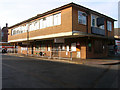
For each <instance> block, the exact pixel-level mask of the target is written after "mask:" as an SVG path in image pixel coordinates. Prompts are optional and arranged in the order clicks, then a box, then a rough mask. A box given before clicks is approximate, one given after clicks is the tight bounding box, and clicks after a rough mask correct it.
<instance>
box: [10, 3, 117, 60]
mask: <svg viewBox="0 0 120 90" xmlns="http://www.w3.org/2000/svg"><path fill="white" fill-rule="evenodd" d="M114 21H116V20H114V19H112V18H111V17H108V16H106V15H103V14H101V13H99V12H96V11H93V10H91V9H88V8H86V7H83V6H80V5H78V4H75V3H69V4H66V5H64V6H61V7H58V8H55V9H53V10H51V11H48V12H45V13H43V14H38V15H37V16H34V17H32V18H30V19H28V20H25V21H22V22H20V23H17V24H15V25H13V26H11V27H9V36H8V42H10V43H13V44H14V45H15V47H16V48H17V49H18V53H22V54H27V55H36V54H39V52H44V53H45V56H50V57H63V58H69V57H72V58H80V59H86V58H98V57H105V56H107V53H108V52H107V49H108V45H111V44H114Z"/></svg>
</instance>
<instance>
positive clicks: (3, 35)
mask: <svg viewBox="0 0 120 90" xmlns="http://www.w3.org/2000/svg"><path fill="white" fill-rule="evenodd" d="M1 39H2V42H8V24H7V23H6V26H5V27H3V28H2V32H1Z"/></svg>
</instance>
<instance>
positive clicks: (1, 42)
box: [0, 23, 14, 52]
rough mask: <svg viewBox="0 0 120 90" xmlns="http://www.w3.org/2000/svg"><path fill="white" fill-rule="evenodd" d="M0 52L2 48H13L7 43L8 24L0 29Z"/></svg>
mask: <svg viewBox="0 0 120 90" xmlns="http://www.w3.org/2000/svg"><path fill="white" fill-rule="evenodd" d="M0 37H1V38H0V52H1V51H2V49H4V48H9V49H10V48H13V47H14V46H13V44H10V43H8V24H7V23H6V26H5V27H3V28H2V29H0Z"/></svg>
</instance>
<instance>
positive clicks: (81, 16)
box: [78, 11, 87, 25]
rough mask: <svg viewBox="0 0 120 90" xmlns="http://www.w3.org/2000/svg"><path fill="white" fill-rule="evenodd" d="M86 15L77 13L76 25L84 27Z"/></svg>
mask: <svg viewBox="0 0 120 90" xmlns="http://www.w3.org/2000/svg"><path fill="white" fill-rule="evenodd" d="M86 22H87V21H86V13H84V12H81V11H78V23H79V24H84V25H86Z"/></svg>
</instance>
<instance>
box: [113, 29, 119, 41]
mask: <svg viewBox="0 0 120 90" xmlns="http://www.w3.org/2000/svg"><path fill="white" fill-rule="evenodd" d="M114 37H115V38H116V39H117V38H119V39H120V28H115V29H114Z"/></svg>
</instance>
